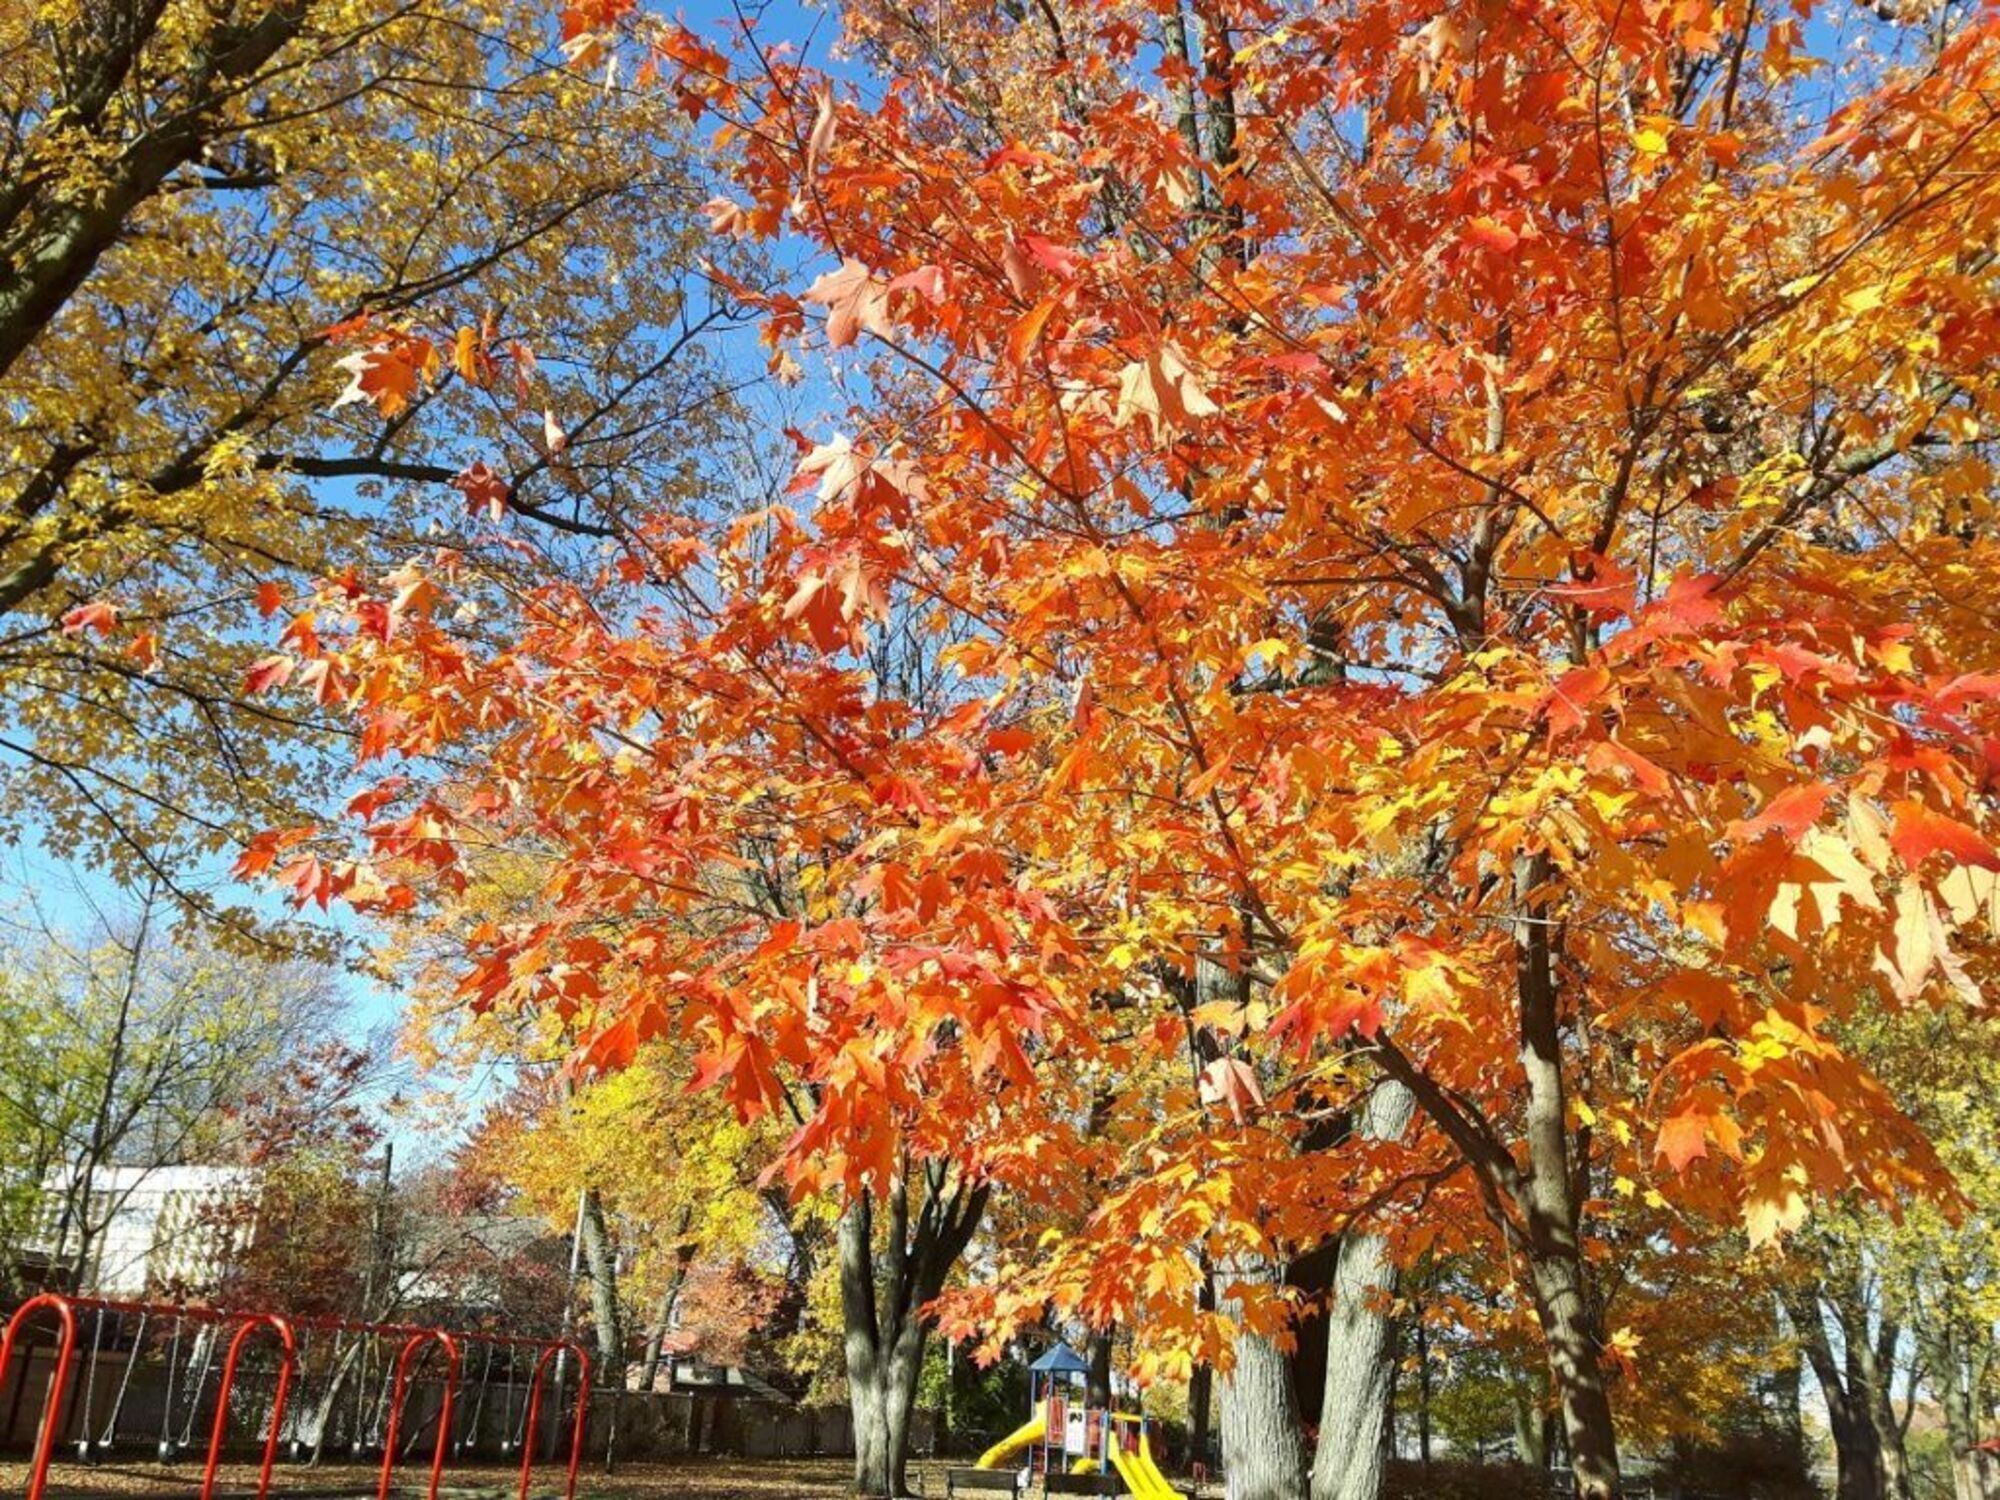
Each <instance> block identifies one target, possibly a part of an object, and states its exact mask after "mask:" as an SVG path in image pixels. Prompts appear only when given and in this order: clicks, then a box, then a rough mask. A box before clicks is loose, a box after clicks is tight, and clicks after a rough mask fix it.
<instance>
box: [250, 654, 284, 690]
mask: <svg viewBox="0 0 2000 1500" xmlns="http://www.w3.org/2000/svg"><path fill="white" fill-rule="evenodd" d="M292 666H293V662H292V659H291V658H290V657H289V656H267V657H265V658H263V659H262V660H261V661H259V662H257V663H256V664H255V665H253V666H252V667H251V668H250V670H249V671H248V672H245V673H244V674H243V691H244V692H246V693H249V694H250V695H251V696H252V697H255V696H256V695H257V694H259V693H268V692H270V691H272V690H273V689H274V688H281V687H283V686H284V685H285V684H286V683H287V682H289V681H290V680H291V676H292Z"/></svg>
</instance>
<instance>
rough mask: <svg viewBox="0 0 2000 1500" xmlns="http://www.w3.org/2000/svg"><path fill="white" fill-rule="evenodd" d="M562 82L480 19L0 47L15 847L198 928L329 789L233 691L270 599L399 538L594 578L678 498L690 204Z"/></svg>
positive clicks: (550, 57) (310, 1) (642, 147)
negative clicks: (612, 546) (171, 903)
mask: <svg viewBox="0 0 2000 1500" xmlns="http://www.w3.org/2000/svg"><path fill="white" fill-rule="evenodd" d="M577 55H578V54H577V51H576V49H575V48H567V49H565V47H564V46H563V43H562V39H561V37H560V36H559V34H558V27H557V24H556V21H555V19H554V18H553V17H552V16H551V15H550V14H549V13H548V12H547V11H546V10H544V9H543V8H542V7H540V6H534V5H521V4H516V3H513V0H492V3H481V4H478V5H475V6H472V7H470V8H468V7H465V6H442V5H436V4H430V3H426V0H230V3H222V4H213V5H203V4H194V3H190V0H105V3H97V0H90V3H83V0H23V3H19V4H11V5H9V6H7V7H6V9H5V13H4V15H0V56H4V57H5V58H6V59H7V64H6V68H5V70H4V79H0V180H4V182H5V188H4V191H0V401H4V403H5V409H6V411H7V420H8V439H7V442H6V444H5V445H4V447H0V695H4V703H5V718H6V722H7V727H6V729H5V731H4V733H0V757H4V762H5V765H6V782H5V792H4V796H5V815H6V816H7V817H8V818H9V819H10V820H11V821H12V822H13V823H14V824H15V825H17V826H19V825H23V824H26V825H31V826H45V827H56V826H59V827H61V828H62V829H63V830H64V833H65V837H67V838H69V839H72V840H74V841H76V846H77V848H78V849H79V851H80V852H82V853H85V854H87V855H88V856H90V857H91V858H93V859H95V860H99V861H103V862H108V863H109V864H110V866H111V867H112V868H113V869H114V870H115V871H116V872H117V873H118V874H119V875H120V876H121V877H122V878H126V879H128V880H133V881H137V880H140V879H142V878H156V879H159V880H162V881H164V882H166V883H168V884H169V885H170V886H171V887H172V889H173V890H174V891H175V893H176V894H177V895H178V896H179V897H180V898H181V899H182V900H183V901H184V902H186V903H188V904H190V905H194V906H201V905H205V904H207V895H206V887H204V886H203V885H202V883H201V882H199V881H198V880H193V879H190V878H189V877H188V873H187V865H188V863H189V862H191V861H199V860H200V859H202V858H204V857H206V856H209V855H213V854H214V853H216V852H217V851H219V850H226V849H229V848H231V847H232V846H233V845H234V843H235V842H236V841H237V840H238V839H240V837H241V836H242V835H243V834H244V833H245V832H246V831H248V830H254V829H255V828H257V827H260V826H264V825H266V824H269V823H271V822H273V821H283V820H284V815H283V813H282V811H281V810H282V809H284V808H286V807H292V806H297V805H299V798H300V797H301V795H302V794H304V793H305V792H306V791H307V790H308V789H314V790H315V794H316V792H317V790H318V789H323V788H324V787H326V786H328V785H331V784H337V782H333V781H329V780H328V779H327V776H328V772H327V762H326V760H325V756H326V755H327V753H328V752H329V751H332V750H335V749H336V747H340V748H339V754H338V758H339V759H344V758H345V748H344V747H345V740H344V737H343V736H342V735H341V734H340V733H339V732H338V731H337V730H336V729H334V728H332V727H331V726H329V725H328V724H326V723H325V721H324V719H323V718H322V717H321V716H320V715H318V714H317V713H316V712H315V709H314V708H313V707H309V706H307V705H306V704H304V703H303V702H301V703H297V704H287V705H282V706H281V705H278V704H275V703H273V702H270V701H268V700H260V699H259V698H257V697H256V696H255V693H254V691H253V689H254V688H255V687H256V686H258V685H259V684H263V683H266V682H268V680H269V678H270V675H271V673H272V670H273V668H272V666H271V665H270V664H269V663H268V662H265V661H263V658H265V657H267V656H268V655H269V643H268V642H267V641H263V640H261V639H260V636H261V635H262V633H263V630H262V622H263V621H264V620H265V619H267V618H268V617H270V616H271V614H272V613H273V612H274V611H275V610H276V609H277V608H278V607H279V605H280V602H281V601H283V600H285V599H287V598H292V597H296V596H299V595H302V594H304V593H308V592H310V589H311V587H312V585H313V582H314V580H316V579H318V578H320V577H322V576H324V575H325V574H326V573H327V572H328V571H329V570H335V569H339V568H347V567H358V568H360V569H361V570H362V571H363V572H364V573H365V572H366V571H367V570H368V569H369V568H370V567H371V566H373V565H374V564H373V561H372V560H374V559H380V558H384V557H398V558H400V557H401V556H403V555H404V554H405V553H406V552H407V551H408V549H409V548H410V547H411V546H412V545H414V543H415V542H416V541H417V540H419V539H421V538H423V537H424V536H426V535H429V534H433V533H434V532H435V533H437V534H441V535H443V536H445V537H448V538H450V539H452V541H453V542H454V544H455V545H458V546H461V547H464V548H466V549H468V550H472V551H481V550H488V551H491V550H496V549H497V550H501V551H502V552H503V555H504V549H505V548H508V547H518V546H519V545H520V543H521V542H523V541H529V542H532V543H535V544H537V545H539V546H541V547H542V548H543V550H544V552H545V554H547V555H548V556H549V557H550V558H554V557H558V556H562V555H565V554H566V553H567V554H576V553H578V552H579V551H580V550H588V549H594V548H598V547H601V546H602V545H604V544H605V542H606V541H607V540H608V539H609V538H611V537H613V536H615V535H617V534H619V533H620V532H621V531H622V529H623V527H624V523H625V520H626V518H627V514H628V507H629V504H630V500H631V497H632V496H634V495H636V494H642V493H643V494H648V495H668V494H673V493H676V492H678V491H680V490H683V489H684V488H685V487H687V486H688V485H689V484H690V483H692V481H693V478H694V470H695V469H696V467H697V466H698V465H697V461H696V458H695V455H696V454H697V453H698V452H699V450H700V446H701V443H702V441H703V439H704V437H705V435H706V434H708V433H709V432H710V431H712V430H713V426H714V423H715V422H716V421H717V420H718V418H719V417H720V415H721V413H722V411H723V409H724V405H725V404H726V403H725V401H724V398H725V381H724V379H723V377H722V376H721V375H720V374H719V372H718V370H717V368H716V367H715V366H714V365H713V364H712V363H711V362H709V361H708V360H707V358H706V351H705V349H704V348H703V346H702V342H701V340H702V336H703V334H704V331H705V330H706V329H708V328H710V327H712V326H714V325H715V324H716V323H717V321H718V320H719V319H723V314H722V313H721V311H720V309H719V306H718V304H717V302H716V301H715V299H714V298H712V297H711V296H710V295H709V294H708V291H707V289H706V288H705V286H704V285H703V283H702V282H701V279H700V277H699V276H698V275H697V274H695V273H694V272H693V271H692V269H691V258H692V248H691V246H690V245H689V243H688V236H689V233H690V225H691V224H692V223H693V222H694V220H693V207H694V205H695V204H697V203H699V201H700V199H701V196H702V191H701V189H700V188H699V186H698V185H697V183H696V182H695V181H694V180H693V177H694V175H695V174H693V173H691V172H690V170H689V168H690V158H689V157H688V155H687V153H686V152H685V151H684V150H682V149H681V147H680V145H679V144H677V141H678V138H679V132H678V131H677V130H676V128H675V125H674V121H673V117H672V114H671V110H670V107H669V106H667V105H666V104H665V103H663V102H662V101H661V100H660V99H659V97H658V96H657V94H655V93H653V92H650V91H637V92H635V91H633V90H632V89H630V88H628V87H624V86H621V84H620V82H619V80H617V79H614V78H606V77H605V76H604V75H603V74H602V72H601V71H599V72H596V73H593V74H592V75H591V76H588V77H586V76H584V75H582V74H580V73H579V72H577V71H576V70H575V69H573V68H571V67H570V66H569V65H568V63H569V59H570V58H571V57H575V56H577ZM585 283H588V284H589V285H590V286H591V288H592V290H591V292H590V294H589V295H588V296H578V295H575V294H574V290H573V289H574V288H575V287H576V286H578V285H580V284H585ZM719 403H720V404H719ZM330 408H331V409H332V410H331V411H330V410H329V409H330ZM333 774H334V775H336V776H337V772H335V773H333Z"/></svg>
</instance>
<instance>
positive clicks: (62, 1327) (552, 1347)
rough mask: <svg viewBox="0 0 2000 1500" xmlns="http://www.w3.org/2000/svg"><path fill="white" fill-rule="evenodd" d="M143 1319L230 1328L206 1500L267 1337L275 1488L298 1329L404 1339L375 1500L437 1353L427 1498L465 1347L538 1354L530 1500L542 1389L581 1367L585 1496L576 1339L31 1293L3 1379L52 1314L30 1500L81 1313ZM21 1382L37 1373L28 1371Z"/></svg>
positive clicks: (43, 1475)
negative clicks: (247, 1363) (254, 1342)
mask: <svg viewBox="0 0 2000 1500" xmlns="http://www.w3.org/2000/svg"><path fill="white" fill-rule="evenodd" d="M85 1312H95V1313H98V1314H99V1315H100V1316H102V1315H103V1314H107V1313H109V1314H116V1315H119V1316H123V1315H126V1314H138V1315H141V1316H146V1317H153V1318H159V1319H166V1318H185V1319H189V1320H191V1321H194V1322H199V1323H211V1324H214V1325H216V1326H217V1327H218V1328H223V1329H231V1328H233V1330H234V1332H233V1333H232V1334H231V1335H230V1339H229V1344H228V1352H227V1353H226V1354H225V1355H224V1356H223V1362H222V1379H221V1383H220V1384H219V1385H218V1386H217V1387H216V1393H215V1417H214V1419H213V1421H212V1422H211V1424H210V1428H209V1438H208V1455H207V1460H206V1462H205V1463H204V1464H203V1466H202V1472H201V1489H200V1491H199V1492H198V1500H214V1497H215V1484H216V1475H217V1472H218V1471H219V1470H220V1468H221V1466H222V1449H223V1442H224V1439H225V1438H226V1436H227V1433H228V1427H229V1401H230V1396H231V1395H232V1393H233V1392H234V1390H235V1386H236V1372H237V1366H238V1363H239V1361H240V1359H241V1357H242V1354H243V1348H244V1346H245V1345H246V1344H247V1343H248V1342H249V1341H250V1340H251V1339H252V1338H254V1337H255V1336H256V1335H258V1334H259V1333H268V1334H269V1335H270V1336H271V1337H272V1338H275V1339H276V1340H277V1341H278V1348H279V1361H278V1379H277V1386H276V1388H275V1391H274V1394H273V1397H272V1401H271V1417H270V1431H269V1433H268V1434H267V1435H266V1437H265V1439H264V1448H263V1454H262V1458H261V1462H260V1463H259V1466H258V1471H257V1491H256V1493H257V1500H266V1497H267V1496H268V1495H269V1494H270V1490H271V1471H272V1470H273V1468H274V1467H275V1466H276V1464H277V1458H278V1440H279V1435H280V1433H281V1432H282V1431H283V1428H284V1418H285V1401H286V1398H287V1397H288V1396H289V1395H290V1394H291V1387H292V1382H293V1380H294V1379H295V1378H296V1377H297V1374H298V1330H300V1329H305V1328H311V1329H316V1330H325V1331H327V1332H332V1333H353V1334H359V1335H362V1336H373V1337H387V1338H391V1339H394V1338H397V1337H400V1338H401V1339H402V1346H401V1349H400V1350H399V1352H398V1353H397V1356H396V1370H395V1382H394V1385H393V1386H392V1387H391V1390H390V1395H389V1410H388V1430H387V1433H386V1435H385V1437H384V1440H383V1444H382V1468H381V1473H380V1476H379V1478H378V1480H377V1482H376V1490H375V1493H376V1500H389V1491H390V1487H391V1485H392V1484H393V1483H394V1480H395V1471H396V1441H397V1436H398V1433H399V1431H400V1429H401V1425H402V1417H403V1406H404V1402H405V1400H406V1398H407V1397H408V1395H409V1388H410V1380H411V1377H412V1375H413V1374H414V1373H415V1372H416V1370H417V1369H418V1367H419V1366H420V1365H421V1364H422V1363H423V1362H424V1358H425V1356H427V1355H428V1354H429V1353H430V1352H431V1351H432V1350H433V1349H436V1350H438V1351H440V1352H441V1353H442V1354H443V1356H444V1391H443V1396H442V1398H441V1400H440V1404H439V1407H438V1416H437V1427H438V1435H437V1443H436V1445H435V1446H434V1447H433V1449H432V1451H431V1463H430V1484H429V1488H428V1491H427V1496H428V1500H438V1488H439V1486H440V1484H441V1483H442V1482H443V1479H444V1470H445V1460H446V1457H447V1456H448V1454H449V1452H450V1448H451V1416H452V1408H453V1404H454V1402H455V1401H456V1399H457V1396H458V1386H459V1380H460V1377H461V1375H462V1374H463V1372H464V1358H463V1355H464V1350H465V1347H466V1346H467V1345H469V1344H485V1345H487V1346H489V1347H491V1348H495V1349H508V1350H514V1349H521V1350H533V1351H538V1352H537V1355H536V1360H535V1374H534V1379H533V1380H532V1381H531V1382H530V1383H529V1386H528V1397H527V1412H526V1422H525V1423H524V1426H523V1431H522V1438H521V1484H520V1494H519V1500H528V1486H529V1482H530V1480H531V1479H532V1478H533V1476H534V1467H535V1439H536V1436H537V1431H538V1428H539V1426H540V1418H541V1410H542V1390H543V1385H544V1382H545V1381H546V1379H547V1377H548V1373H549V1370H550V1369H551V1368H552V1367H556V1366H557V1365H558V1363H559V1362H560V1361H562V1360H564V1359H566V1358H568V1357H571V1356H573V1357H574V1358H575V1360H576V1366H577V1386H576V1416H575V1418H574V1421H573V1423H572V1426H571V1431H570V1448H569V1467H568V1470H567V1473H566V1475H565V1485H564V1489H563V1497H564V1500H576V1476H577V1469H578V1466H579V1465H580V1464H581V1463H582V1461H583V1442H584V1427H585V1423H586V1421H587V1419H588V1417H589V1413H590V1351H589V1350H587V1349H585V1348H584V1347H583V1346H582V1345H581V1344H578V1343H576V1342H575V1341H574V1340H572V1339H531V1338H515V1337H512V1336H510V1335H507V1334H498V1333H478V1332H451V1331H448V1330H446V1329H443V1328H425V1327H419V1326H416V1325H414V1324H404V1323H363V1322H357V1321H354V1320H351V1319H346V1318H287V1317H284V1316H283V1315H281V1314H278V1313H272V1312H247V1311H232V1310H229V1309H226V1308H216V1307H194V1306H184V1305H181V1304H178V1303H171V1302H119V1301H112V1300H110V1299H107V1298H103V1297H75V1296H69V1295H67V1294H65V1293H62V1292H43V1293H40V1294H39V1295H37V1296H34V1297H30V1298H29V1299H28V1300H27V1301H25V1302H23V1303H22V1304H21V1305H20V1306H19V1307H17V1308H15V1309H14V1314H13V1316H12V1317H10V1318H9V1319H8V1320H7V1324H6V1328H5V1331H4V1332H0V1381H4V1380H5V1379H6V1377H7V1372H8V1370H9V1369H10V1368H12V1365H13V1361H14V1351H15V1350H16V1348H17V1347H19V1346H20V1344H21V1333H22V1330H23V1329H25V1328H27V1327H28V1326H29V1324H30V1323H31V1322H32V1321H33V1320H34V1319H35V1318H36V1317H38V1316H40V1315H43V1314H47V1315H49V1316H51V1317H53V1318H54V1320H55V1324H56V1358H55V1368H54V1370H53V1371H52V1372H51V1374H50V1376H49V1380H48V1383H47V1385H46V1386H45V1387H44V1388H43V1392H42V1406H41V1413H40V1416H39V1418H38V1420H37V1424H36V1436H35V1446H34V1453H33V1456H32V1457H31V1459H30V1460H29V1467H28V1488H27V1490H26V1491H25V1492H24V1500H44V1496H45V1495H46V1494H47V1491H48V1483H49V1467H50V1465H51V1464H52V1463H53V1462H54V1459H55V1447H56V1440H57V1437H58V1435H59V1433H60V1431H61V1429H62V1418H63V1409H64V1406H65V1403H66V1402H67V1400H68V1397H69V1394H70V1385H71V1383H72V1379H73V1377H74V1375H75V1373H76V1345H77V1330H78V1326H79V1318H78V1314H79V1313H85ZM21 1378H22V1380H23V1381H26V1380H27V1379H28V1378H29V1377H28V1374H27V1372H26V1369H25V1368H24V1370H23V1373H22V1377H21Z"/></svg>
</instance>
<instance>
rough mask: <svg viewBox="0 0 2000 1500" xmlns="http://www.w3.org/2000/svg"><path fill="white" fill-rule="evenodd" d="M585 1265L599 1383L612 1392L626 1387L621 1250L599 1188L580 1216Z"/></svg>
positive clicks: (590, 1192) (589, 1193)
mask: <svg viewBox="0 0 2000 1500" xmlns="http://www.w3.org/2000/svg"><path fill="white" fill-rule="evenodd" d="M576 1222H577V1233H578V1235H579V1236H580V1237H581V1239H582V1241H583V1260H584V1266H585V1268H586V1269H587V1270H588V1272H589V1274H590V1321H591V1324H592V1326H593V1328H594V1330H595V1333H596V1337H597V1383H598V1384H599V1385H603V1386H609V1387H610V1388H611V1389H612V1390H622V1389H623V1388H624V1385H625V1328H624V1318H623V1315H622V1312H621V1310H620V1308H619V1306H618V1251H617V1248H616V1247H615V1246H614V1245H613V1244H612V1243H611V1230H610V1227H609V1226H608V1225H607V1224H606V1223H605V1221H604V1200H603V1199H602V1198H600V1197H599V1196H598V1194H597V1189H596V1188H587V1189H585V1191H584V1194H583V1207H582V1211H581V1212H580V1213H578V1215H577V1219H576Z"/></svg>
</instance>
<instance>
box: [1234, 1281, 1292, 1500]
mask: <svg viewBox="0 0 2000 1500" xmlns="http://www.w3.org/2000/svg"><path fill="white" fill-rule="evenodd" d="M1220 1275H1221V1277H1222V1280H1223V1283H1224V1290H1223V1293H1222V1309H1223V1311H1224V1312H1225V1313H1240V1303H1239V1302H1238V1300H1237V1299H1235V1298H1232V1297H1230V1296H1229V1295H1228V1287H1229V1286H1230V1285H1231V1284H1232V1283H1233V1284H1237V1285H1255V1284H1265V1285H1272V1286H1275V1285H1279V1284H1281V1283H1282V1282H1283V1280H1284V1278H1283V1276H1282V1275H1281V1274H1280V1272H1279V1270H1278V1268H1277V1267H1275V1266H1274V1265H1272V1264H1271V1263H1270V1262H1269V1261H1265V1260H1258V1259H1254V1258H1251V1257H1239V1258H1238V1259H1237V1260H1236V1261H1234V1262H1232V1263H1231V1264H1230V1265H1228V1266H1225V1267H1224V1268H1223V1269H1222V1270H1221V1272H1220ZM1234 1354H1235V1359H1234V1363H1233V1366H1232V1368H1231V1369H1230V1370H1229V1372H1228V1373H1227V1374H1226V1375H1223V1376H1222V1377H1221V1378H1220V1380H1219V1382H1218V1385H1219V1388H1220V1394H1221V1397H1222V1468H1223V1472H1224V1473H1226V1474H1227V1475H1228V1476H1229V1493H1230V1496H1231V1500H1305V1496H1306V1452H1305V1438H1304V1433H1303V1432H1302V1431H1301V1425H1300V1421H1299V1403H1298V1396H1297V1393H1296V1392H1295V1390H1294V1389H1293V1387H1292V1372H1291V1366H1290V1362H1289V1361H1288V1360H1287V1359H1286V1357H1285V1354H1284V1351H1283V1350H1281V1349H1280V1348H1279V1347H1278V1346H1277V1345H1276V1344H1275V1343H1273V1342H1272V1341H1271V1340H1270V1339H1268V1338H1265V1337H1264V1336H1263V1335H1261V1334H1256V1333H1252V1332H1250V1331H1249V1330H1248V1329H1247V1328H1243V1329H1239V1330H1238V1332H1237V1335H1236V1340H1235V1346H1234Z"/></svg>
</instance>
